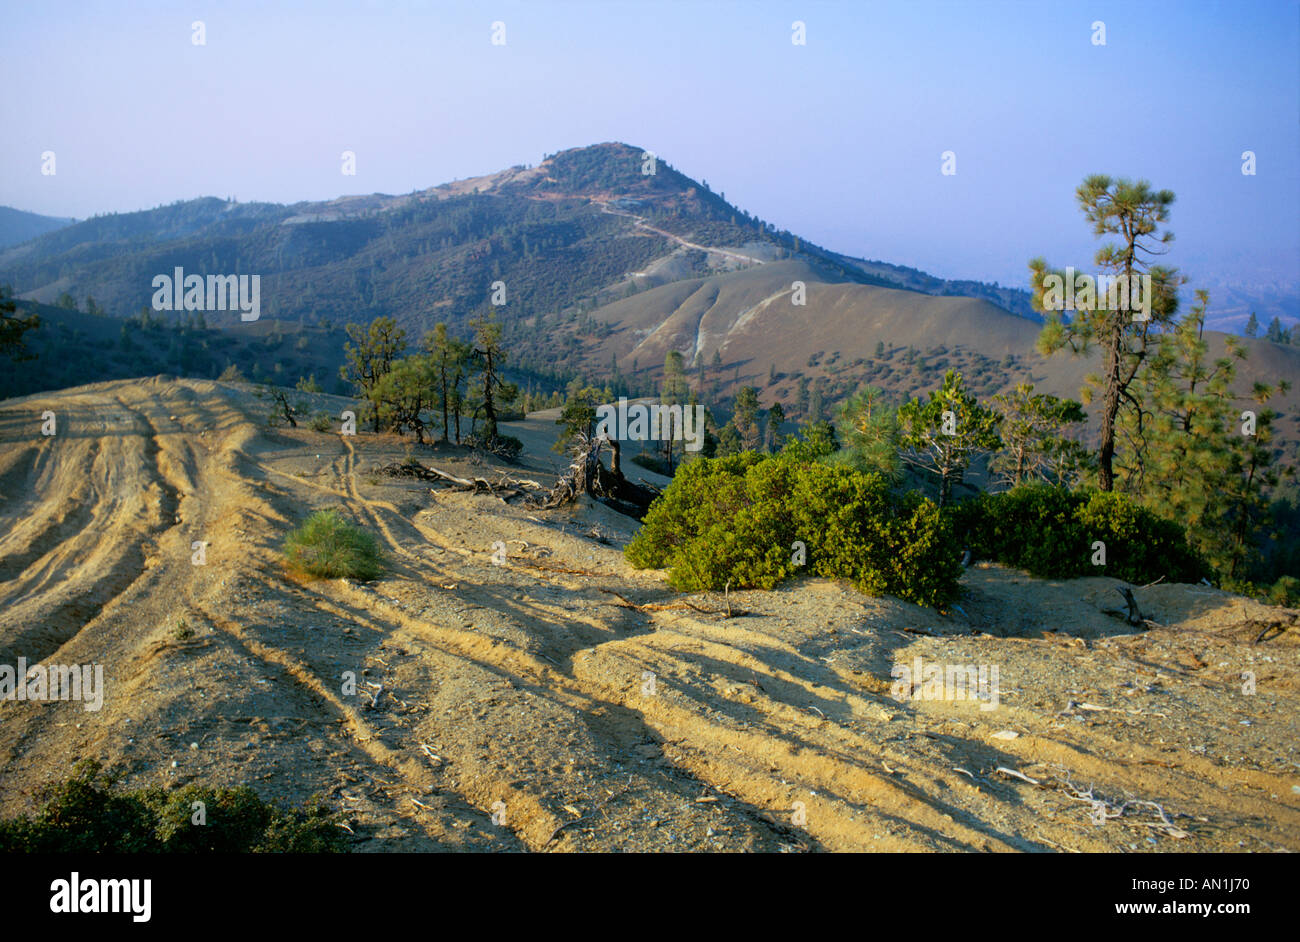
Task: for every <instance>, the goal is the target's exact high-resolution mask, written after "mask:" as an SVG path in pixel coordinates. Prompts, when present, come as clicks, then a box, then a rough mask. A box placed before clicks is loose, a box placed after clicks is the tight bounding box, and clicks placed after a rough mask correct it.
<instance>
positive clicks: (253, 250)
mask: <svg viewBox="0 0 1300 942" xmlns="http://www.w3.org/2000/svg"><path fill="white" fill-rule="evenodd" d="M648 169H653V170H654V172H653V173H645V172H643V171H644V170H648ZM712 249H731V250H732V251H731V252H730V253H727V252H711V251H708V250H712ZM791 257H798V258H803V259H805V260H807V261H808V262H809V263H810V264H812V265H814V266H815V268H816V270H817V272H818V275H819V277H820V278H821V279H823V280H829V281H845V282H853V283H858V284H869V285H870V284H874V285H880V286H892V287H904V288H910V289H913V290H919V291H922V292H925V293H929V294H958V293H967V294H970V295H973V296H978V297H983V298H985V299H986V300H991V301H993V302H994V303H999V301H1005V303H1006V304H1007V305H1008V306H1009V308H1010V309H1011V310H1013V311H1014V312H1015V313H1019V314H1029V313H1030V312H1029V311H1028V309H1027V304H1021V303H1020V300H1021V299H1019V298H1017V297H1015V296H1013V295H1012V294H1006V293H1002V292H1001V289H997V288H994V287H992V286H987V285H980V284H978V283H975V282H963V283H950V282H944V281H942V280H940V279H937V278H932V277H931V276H928V275H926V274H925V273H923V272H917V271H915V270H913V269H905V268H898V267H895V266H888V265H885V264H884V263H872V262H865V261H863V260H859V259H852V258H849V257H847V256H842V255H838V254H836V253H833V252H829V251H827V250H825V249H822V248H821V247H819V246H816V245H813V244H811V243H807V242H804V241H802V240H800V239H799V238H798V237H797V236H795V235H793V234H791V233H789V232H781V231H776V230H775V229H774V228H773V227H772V226H770V225H768V224H766V223H764V222H763V221H762V220H759V219H757V218H755V217H753V216H750V215H749V213H747V212H745V211H743V210H740V209H738V208H736V207H735V206H732V205H731V204H730V203H727V202H726V201H725V200H723V199H722V198H721V197H720V196H718V195H717V194H714V193H712V192H711V191H710V190H709V189H708V188H707V187H706V186H704V185H703V184H700V183H697V182H696V181H694V180H692V179H690V178H689V177H686V176H684V175H683V174H681V173H679V172H677V171H676V170H674V169H673V168H672V166H671V165H669V164H667V163H665V162H664V161H662V160H660V161H658V162H657V164H656V165H655V166H654V167H653V168H650V167H648V166H646V165H644V164H643V151H641V150H640V149H638V148H634V147H630V146H628V145H626V144H617V143H611V144H600V145H595V146H592V147H584V148H578V149H574V150H568V151H564V152H562V153H558V154H554V155H552V156H550V157H548V158H547V159H546V160H544V161H543V162H542V164H540V165H539V166H537V167H513V168H511V169H509V170H504V171H501V172H498V173H494V174H490V175H487V176H483V177H477V178H473V179H469V180H461V181H456V182H454V183H449V184H443V185H441V186H436V187H432V188H430V189H428V190H423V191H419V192H416V193H411V194H407V195H405V196H387V195H383V194H373V195H370V196H350V197H341V198H339V199H335V200H330V201H327V202H322V203H301V204H297V205H293V206H282V205H278V204H270V203H256V204H240V203H232V202H227V201H224V200H218V199H213V198H205V199H198V200H190V201H186V202H181V203H176V204H173V205H170V206H165V207H159V208H156V209H152V210H145V211H141V212H135V213H122V214H117V213H115V214H109V215H105V216H98V217H95V218H93V219H88V220H86V221H84V222H81V223H77V224H75V225H71V226H67V227H66V228H63V229H60V230H58V231H56V232H52V233H49V234H48V235H45V236H44V237H42V238H40V239H38V240H36V241H34V242H32V243H29V244H26V245H22V246H17V247H13V248H10V249H8V250H6V251H0V280H5V281H9V282H11V283H12V284H13V285H14V288H15V290H16V291H17V293H18V294H19V295H21V296H23V297H26V298H29V299H32V300H36V301H41V302H47V303H48V302H51V301H53V300H54V299H55V298H57V297H58V296H59V295H60V294H62V293H63V292H65V291H66V292H69V293H70V294H72V295H73V296H74V297H76V298H78V299H83V298H85V297H86V296H87V295H91V296H93V297H94V298H95V299H96V301H97V302H98V304H99V305H100V306H101V307H103V308H104V309H105V310H107V311H108V312H109V313H110V314H112V315H114V316H129V315H131V314H133V313H134V312H135V311H137V310H138V309H139V308H140V307H141V306H143V305H146V304H148V303H149V302H150V299H151V298H152V296H153V288H152V287H151V284H152V280H153V278H154V276H155V275H159V274H171V272H172V271H173V269H174V268H176V267H181V268H183V269H184V270H185V272H186V273H187V274H201V275H207V274H236V273H253V274H260V275H261V276H262V298H263V311H264V312H267V313H268V314H269V315H270V316H277V317H281V318H288V319H293V320H298V319H300V318H302V319H305V320H306V321H308V322H314V321H315V320H317V319H319V318H322V317H325V318H331V319H335V320H337V319H340V318H346V319H354V320H368V319H370V318H372V317H376V316H379V315H381V314H391V315H393V316H394V317H396V318H397V319H398V320H399V321H401V322H403V323H404V324H406V325H407V326H409V327H414V328H418V327H420V326H421V325H424V324H426V323H427V322H429V321H430V320H431V319H446V320H448V321H450V322H452V323H453V324H456V323H462V322H463V321H464V320H465V319H466V318H467V317H468V316H469V315H470V314H471V313H472V312H474V311H475V310H478V309H481V308H483V307H484V306H486V304H487V302H488V298H489V295H490V293H491V285H492V283H493V282H496V281H504V282H505V284H506V287H507V297H508V299H509V300H508V303H509V304H510V305H511V306H512V308H511V310H512V312H513V313H514V314H515V315H516V316H519V315H523V316H529V317H532V316H537V315H554V314H557V313H560V312H564V311H567V310H570V309H572V308H574V307H590V306H593V305H594V304H595V303H596V302H597V301H598V300H600V299H601V298H603V297H605V296H607V294H608V292H609V291H610V290H626V276H627V275H628V274H629V273H631V272H644V271H647V270H648V269H652V268H653V269H654V270H655V271H657V272H658V273H659V274H658V276H657V277H658V278H674V277H680V276H686V275H692V274H706V273H709V272H711V271H717V270H726V269H730V268H735V267H739V266H747V265H757V264H763V263H765V262H769V261H772V260H775V259H778V258H791ZM650 280H651V281H654V278H651V279H650ZM646 283H648V282H646V281H645V280H644V279H641V280H640V281H639V282H638V284H640V285H642V286H644V285H645V284H646ZM210 319H211V317H210ZM230 319H231V320H233V319H234V318H230Z"/></svg>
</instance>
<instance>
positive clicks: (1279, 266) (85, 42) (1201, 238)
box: [0, 0, 1300, 290]
mask: <svg viewBox="0 0 1300 942" xmlns="http://www.w3.org/2000/svg"><path fill="white" fill-rule="evenodd" d="M196 21H198V22H201V23H202V29H203V34H204V36H203V38H204V40H205V43H204V44H203V45H196V44H195V42H194V38H195V34H196V31H195V27H194V24H195V22H196ZM796 21H798V22H801V23H803V24H804V30H805V37H806V43H805V44H803V45H798V44H795V43H794V42H792V38H793V37H794V35H795V34H794V27H793V24H794V23H795V22H796ZM494 23H501V24H504V40H505V41H504V44H494V43H493V41H492V40H493V30H494ZM1098 23H1100V24H1104V34H1105V35H1104V38H1105V44H1104V45H1100V44H1097V43H1096V41H1095V40H1097V39H1099V38H1100V31H1099V29H1098V27H1097V26H1096V25H1094V24H1098ZM496 38H497V39H498V40H500V39H501V38H502V37H501V31H500V29H499V28H498V29H497V34H496ZM0 81H3V87H4V92H3V94H2V95H0V205H9V206H13V207H16V208H18V209H23V210H28V211H31V212H38V213H42V214H46V215H55V216H76V217H77V218H85V217H87V216H90V215H94V214H96V213H103V212H113V211H117V212H127V211H132V210H137V209H145V208H150V207H153V206H157V205H160V204H165V203H171V202H174V201H176V200H181V199H191V198H195V197H199V196H219V197H227V196H233V197H235V198H236V199H239V200H241V201H253V200H265V201H272V202H280V203H292V202H296V201H299V200H320V199H330V198H333V197H335V196H339V195H342V194H347V193H371V192H382V193H406V192H410V191H413V190H417V189H424V188H426V187H429V186H434V185H437V184H439V183H443V182H446V181H449V180H454V179H458V178H464V177H469V176H477V175H480V174H484V173H489V172H492V171H495V170H499V169H502V168H505V167H509V166H513V165H516V164H536V163H538V162H540V161H541V159H542V158H543V156H544V155H545V154H549V153H554V152H555V151H558V150H562V149H565V148H569V147H577V146H582V145H586V144H594V143H599V142H602V141H614V140H617V141H623V142H626V143H628V144H632V145H633V146H636V147H641V148H644V149H646V150H650V151H653V152H655V153H656V154H658V155H659V156H660V157H662V159H664V160H667V161H668V162H669V163H670V164H672V165H673V166H674V167H676V168H677V169H678V170H680V171H682V172H683V173H686V174H688V175H689V176H692V177H694V178H696V179H702V180H707V181H708V183H709V185H710V186H711V187H712V189H713V190H714V191H715V192H719V191H720V192H722V193H724V194H725V195H726V198H727V199H728V200H729V201H731V202H733V203H735V204H736V205H738V206H740V207H741V208H743V209H747V210H749V211H750V212H751V213H754V214H755V215H757V216H759V217H761V218H763V219H765V220H768V221H770V222H773V223H774V224H776V226H777V227H778V228H782V229H788V230H789V231H791V232H793V233H795V234H796V235H799V236H801V237H803V238H805V239H808V240H811V241H812V242H814V243H817V244H819V245H822V246H824V247H826V248H829V249H832V250H835V251H839V252H843V253H846V254H849V255H856V256H862V257H866V258H873V259H881V260H884V261H889V262H894V263H897V264H904V265H912V266H915V267H919V268H922V269H924V270H926V271H929V272H931V273H933V274H936V275H939V276H942V277H949V278H974V279H979V280H984V281H998V282H1000V283H1002V284H1004V285H1006V284H1011V285H1016V286H1020V287H1024V286H1025V284H1026V281H1027V267H1026V263H1027V261H1028V260H1029V259H1030V258H1031V257H1033V256H1036V255H1044V256H1046V258H1047V260H1048V261H1049V263H1051V264H1053V265H1057V266H1064V265H1067V264H1073V265H1076V266H1079V267H1083V266H1087V265H1089V264H1090V263H1091V261H1092V256H1093V253H1094V252H1095V250H1096V247H1097V245H1098V244H1099V243H1098V242H1097V241H1096V239H1095V238H1094V237H1093V236H1092V234H1091V232H1090V230H1089V227H1088V226H1087V224H1086V223H1085V221H1084V219H1083V217H1082V215H1081V214H1080V212H1079V210H1078V207H1077V205H1076V203H1075V199H1074V190H1075V188H1076V187H1077V186H1078V185H1079V183H1080V182H1081V181H1082V179H1083V178H1084V177H1085V176H1086V175H1088V174H1091V173H1107V174H1111V175H1113V176H1127V177H1133V178H1142V179H1147V180H1150V181H1151V183H1152V184H1153V185H1154V186H1155V187H1157V188H1161V189H1170V190H1173V191H1174V192H1175V194H1177V201H1176V202H1175V204H1174V206H1173V208H1172V213H1171V218H1170V221H1169V226H1168V227H1169V229H1170V230H1171V231H1173V232H1174V233H1175V236H1176V240H1175V242H1174V243H1173V245H1172V246H1171V250H1170V255H1169V258H1168V259H1167V261H1168V263H1170V264H1173V265H1176V266H1178V267H1180V268H1182V269H1183V271H1184V272H1185V273H1187V274H1189V275H1190V276H1191V277H1192V278H1193V283H1192V285H1191V287H1198V286H1201V285H1205V286H1213V285H1217V284H1230V285H1240V286H1270V287H1281V288H1285V289H1288V290H1300V0H1285V2H1266V0H1229V2H1222V3H1218V2H1196V0H1184V2H1169V3H1160V2H1144V3H1133V2H1123V3H1111V2H1100V0H1090V2H1077V3H1076V2H1050V0H1049V2H980V0H969V2H934V0H914V2H899V3H892V2H867V0H854V2H849V0H844V2H811V0H794V2H770V3H769V2H744V3H740V2H736V3H733V2H721V0H716V2H714V0H698V2H673V0H660V2H653V3H651V2H639V0H602V2H594V3H589V2H579V0H530V2H527V3H507V2H498V0H486V2H475V3H459V2H455V3H453V2H445V3H439V2H432V0H431V2H385V0H374V2H351V3H344V2H330V0H319V2H312V3H301V4H296V3H280V2H276V0H266V2H251V3H244V2H220V3H213V2H206V3H205V2H190V3H161V2H151V0H138V2H121V3H61V2H57V0H43V2H41V3H32V4H19V3H17V2H15V0H6V3H5V12H4V16H3V29H2V30H0ZM47 151H52V152H53V153H54V155H55V171H56V172H55V173H54V174H53V175H50V174H43V173H42V172H41V171H42V165H43V156H42V155H43V154H45V152H47ZM343 151H352V152H353V153H354V154H355V155H356V175H355V176H344V175H343V174H342V173H341V168H342V160H341V155H342V152H343ZM948 151H951V152H952V154H953V155H954V156H955V170H956V172H955V173H953V174H950V175H945V174H944V173H942V172H941V171H942V169H943V155H944V153H945V152H948ZM1246 151H1251V152H1253V154H1254V155H1255V158H1254V159H1255V173H1254V174H1253V175H1245V174H1243V173H1242V167H1243V157H1242V154H1243V153H1244V152H1246ZM951 166H953V164H951V163H950V167H951Z"/></svg>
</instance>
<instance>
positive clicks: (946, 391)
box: [898, 370, 1002, 507]
mask: <svg viewBox="0 0 1300 942" xmlns="http://www.w3.org/2000/svg"><path fill="white" fill-rule="evenodd" d="M999 421H1000V419H999V416H998V414H997V413H996V412H994V411H993V410H991V409H987V408H985V407H984V406H981V405H980V404H979V402H978V401H977V400H976V399H975V397H974V396H973V395H972V394H971V393H969V392H968V391H967V390H966V387H965V385H964V384H963V383H962V378H961V374H960V373H958V372H956V371H954V370H949V371H948V372H947V373H945V374H944V377H943V384H942V385H941V386H940V387H939V388H938V389H936V390H935V391H934V393H932V394H931V395H930V397H929V398H928V399H926V400H919V399H910V400H908V401H907V402H906V403H904V404H903V405H902V406H901V407H900V408H899V410H898V424H899V427H900V430H901V434H900V445H901V446H902V455H901V457H902V459H903V461H905V462H907V463H908V464H910V465H912V466H913V467H916V468H919V469H921V470H923V471H927V472H929V473H930V474H933V475H934V476H935V478H936V479H937V480H938V485H939V506H940V507H943V506H944V505H945V504H947V503H948V498H949V496H950V495H951V494H952V488H953V485H955V484H960V483H961V480H962V478H963V477H964V476H965V473H966V469H967V468H969V467H970V465H971V462H972V461H973V460H974V459H975V457H976V456H977V455H979V454H980V453H981V452H986V451H995V450H997V449H998V448H999V447H1000V446H1001V444H1002V442H1001V439H999V438H998V423H999Z"/></svg>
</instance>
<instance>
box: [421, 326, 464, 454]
mask: <svg viewBox="0 0 1300 942" xmlns="http://www.w3.org/2000/svg"><path fill="white" fill-rule="evenodd" d="M423 345H424V349H425V352H426V353H428V354H429V356H430V358H431V360H432V362H433V370H434V376H435V381H436V382H437V385H438V399H437V404H438V406H439V407H440V408H441V409H442V440H443V441H444V442H448V443H449V442H450V441H451V421H450V420H451V417H452V413H454V414H455V418H456V444H458V445H459V444H460V414H461V409H462V407H463V405H464V397H463V396H462V395H461V388H460V387H461V383H462V382H464V379H465V366H466V361H467V360H468V358H469V345H468V344H465V343H462V342H461V341H459V340H457V339H456V338H455V337H452V336H451V335H450V334H449V333H448V332H447V325H446V324H442V323H439V324H437V325H435V326H434V328H433V330H432V331H431V332H430V333H427V334H425V335H424V341H423Z"/></svg>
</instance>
